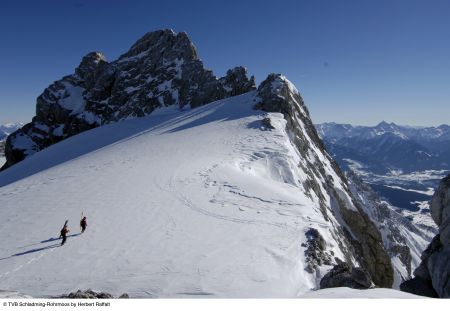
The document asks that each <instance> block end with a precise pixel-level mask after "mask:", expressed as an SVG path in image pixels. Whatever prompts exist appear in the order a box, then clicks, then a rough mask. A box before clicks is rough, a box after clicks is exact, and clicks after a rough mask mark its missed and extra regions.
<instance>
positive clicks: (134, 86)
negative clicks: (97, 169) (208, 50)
mask: <svg viewBox="0 0 450 311" xmlns="http://www.w3.org/2000/svg"><path fill="white" fill-rule="evenodd" d="M255 88H256V87H255V80H254V78H253V77H251V78H248V76H247V71H246V69H245V68H243V67H236V68H234V69H231V70H229V71H228V72H227V74H226V76H225V77H222V78H220V79H219V78H217V77H216V76H215V75H214V74H213V73H212V71H210V70H207V69H205V68H204V66H203V63H202V61H201V60H200V59H199V58H198V56H197V51H196V49H195V47H194V45H193V44H192V42H191V41H190V39H189V37H188V36H187V34H186V33H184V32H182V33H178V34H177V33H175V32H174V31H172V30H160V31H154V32H149V33H147V34H145V35H144V36H143V37H142V38H141V39H139V40H138V41H137V42H136V43H135V44H134V45H133V46H132V47H131V48H130V50H129V51H128V52H126V53H125V54H123V55H121V56H120V57H119V59H117V60H115V61H113V62H108V61H107V60H106V58H105V56H104V55H103V54H102V53H100V52H91V53H88V54H87V55H86V56H84V57H83V59H82V60H81V63H80V65H79V66H78V67H77V68H76V69H75V73H74V74H72V75H68V76H65V77H63V78H62V79H61V80H58V81H56V82H54V83H53V84H51V85H50V86H49V87H48V88H46V89H45V90H44V92H43V93H42V94H41V95H40V96H39V97H38V98H37V103H36V116H35V117H34V118H33V120H32V122H31V123H28V124H26V125H25V126H24V127H23V128H21V129H20V130H18V131H17V132H15V133H13V134H12V135H11V136H10V137H9V138H8V140H7V142H6V147H5V153H6V158H7V162H6V164H5V166H4V167H3V168H2V169H5V168H7V167H10V166H11V165H13V164H15V163H17V162H20V161H22V160H23V159H25V158H27V157H28V156H30V155H32V154H34V153H36V152H38V151H40V150H42V149H44V148H46V147H48V146H50V145H52V144H54V143H56V142H58V141H61V140H63V139H65V138H67V137H70V136H73V135H76V134H78V133H81V132H83V131H85V130H88V129H91V128H95V127H97V126H100V125H104V124H108V123H112V122H117V121H122V120H125V119H130V118H136V117H142V116H145V115H149V114H150V113H152V112H153V111H154V110H155V109H156V108H160V107H166V106H171V105H176V106H178V107H180V108H183V107H184V106H190V107H197V106H200V105H204V104H207V103H210V102H212V101H214V100H218V99H223V98H226V97H229V96H235V95H239V94H242V93H245V92H248V91H251V90H254V89H255Z"/></svg>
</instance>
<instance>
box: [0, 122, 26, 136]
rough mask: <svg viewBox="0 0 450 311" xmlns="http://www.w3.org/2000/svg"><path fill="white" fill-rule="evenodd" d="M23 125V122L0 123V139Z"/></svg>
mask: <svg viewBox="0 0 450 311" xmlns="http://www.w3.org/2000/svg"><path fill="white" fill-rule="evenodd" d="M22 126H23V123H19V122H17V123H6V124H3V125H1V124H0V140H4V139H5V138H6V137H7V136H8V135H9V134H11V133H12V132H15V131H17V130H18V129H19V128H21V127H22Z"/></svg>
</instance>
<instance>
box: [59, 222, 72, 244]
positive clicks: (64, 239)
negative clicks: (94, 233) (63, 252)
mask: <svg viewBox="0 0 450 311" xmlns="http://www.w3.org/2000/svg"><path fill="white" fill-rule="evenodd" d="M69 231H70V230H69V229H68V228H67V225H64V227H63V228H62V229H61V235H60V237H62V242H61V246H63V245H64V243H66V240H67V233H69Z"/></svg>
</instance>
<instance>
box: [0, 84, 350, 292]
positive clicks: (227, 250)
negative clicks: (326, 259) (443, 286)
mask: <svg viewBox="0 0 450 311" xmlns="http://www.w3.org/2000/svg"><path fill="white" fill-rule="evenodd" d="M254 96H255V95H254V92H250V93H247V94H243V95H240V96H236V97H232V98H229V99H225V100H221V101H217V102H214V103H211V104H208V105H205V106H202V107H199V108H196V109H192V110H184V111H180V110H179V109H178V108H177V107H168V108H162V109H160V110H158V111H156V112H155V113H153V114H152V115H150V116H148V117H143V118H138V119H133V120H127V121H123V122H119V123H115V124H111V125H106V126H102V127H99V128H96V129H93V130H90V131H87V132H83V133H81V134H79V135H76V136H73V137H70V138H68V139H66V140H64V141H62V142H60V143H58V144H55V145H52V146H50V147H49V148H46V149H44V150H42V151H40V152H38V153H36V154H35V155H33V156H32V157H30V158H28V159H26V160H24V161H22V162H20V163H18V164H16V165H14V166H13V167H11V168H9V169H7V170H5V171H3V172H1V173H0V206H1V208H0V219H2V220H3V221H2V226H1V227H0V236H1V237H2V243H1V244H0V289H1V290H6V291H10V292H14V291H16V292H20V293H24V294H26V295H31V296H33V297H44V296H48V295H61V294H67V293H69V292H72V291H76V290H78V289H87V288H92V289H93V290H99V291H106V292H109V293H111V294H113V295H115V296H117V295H120V294H122V293H128V294H129V295H130V296H131V297H144V298H145V297H199V296H204V297H223V298H227V297H297V296H299V295H301V294H304V293H306V292H308V291H311V290H312V289H315V288H317V286H318V280H320V278H321V276H322V275H323V273H325V272H326V270H329V269H330V268H331V267H328V266H324V267H322V268H321V269H320V271H318V272H317V274H310V273H307V272H306V271H305V269H304V268H305V258H304V250H305V248H304V247H302V246H301V244H302V243H304V242H305V241H306V237H305V232H306V231H307V230H308V229H309V228H310V227H313V228H316V229H317V230H319V232H320V233H321V235H322V236H323V237H324V239H325V241H327V250H328V251H331V250H332V251H333V252H334V256H336V257H339V258H341V259H343V255H342V252H341V250H340V249H339V247H338V242H337V241H336V238H335V237H334V234H332V233H331V232H332V231H333V228H332V226H333V224H334V225H335V224H336V223H337V221H336V219H334V218H333V216H332V215H330V219H331V221H330V222H325V220H324V218H323V216H322V214H321V212H320V210H319V203H318V202H319V200H318V198H317V197H315V196H314V195H311V197H309V196H307V195H306V194H305V191H304V189H303V186H302V181H304V180H305V178H306V177H307V176H306V174H305V172H303V171H301V169H300V168H299V167H298V163H299V161H300V160H301V159H300V156H299V154H298V152H297V150H296V148H295V147H294V146H293V145H292V144H291V142H290V140H289V138H288V134H287V133H286V128H285V124H286V123H285V122H286V121H285V120H284V118H283V116H282V115H281V114H279V113H269V114H266V113H263V112H261V111H257V110H253V109H252V107H253V99H254ZM267 115H269V116H270V118H271V123H272V125H273V126H274V127H275V129H274V130H270V131H269V130H264V129H263V128H261V120H262V119H263V118H264V117H266V116H267ZM319 157H320V158H323V155H319ZM328 203H329V202H328ZM81 212H83V213H84V214H85V215H87V220H88V228H87V230H86V232H85V233H84V234H82V235H80V234H79V227H78V222H79V220H80V214H81ZM66 219H69V229H70V230H71V232H70V233H69V238H68V241H67V243H66V245H64V246H63V247H59V243H60V240H57V238H58V236H59V230H60V229H61V226H62V224H63V223H64V221H65V220H66Z"/></svg>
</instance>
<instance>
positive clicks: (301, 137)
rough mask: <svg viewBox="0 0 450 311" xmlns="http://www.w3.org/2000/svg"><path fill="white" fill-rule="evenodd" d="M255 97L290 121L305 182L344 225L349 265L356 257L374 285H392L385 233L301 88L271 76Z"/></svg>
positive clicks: (259, 104)
mask: <svg viewBox="0 0 450 311" xmlns="http://www.w3.org/2000/svg"><path fill="white" fill-rule="evenodd" d="M257 98H258V99H257V100H256V104H255V108H257V109H261V110H264V111H267V112H280V113H282V114H283V115H284V118H285V119H286V120H287V129H288V132H289V133H290V136H291V140H292V142H293V144H294V145H295V146H296V147H297V149H298V151H299V153H300V155H301V156H302V158H303V159H304V161H302V162H301V163H299V164H298V165H299V167H301V168H302V170H303V171H304V172H307V175H308V177H307V179H306V181H305V182H304V185H303V186H304V188H305V189H306V191H307V192H309V193H314V194H315V195H317V196H318V197H319V200H320V206H321V212H322V214H323V217H324V219H325V220H326V221H330V219H331V215H333V216H335V215H340V217H338V218H339V219H340V220H341V221H340V227H339V229H338V230H337V231H336V233H335V234H336V235H337V236H338V239H339V240H341V241H342V246H341V249H343V251H344V253H345V252H347V254H348V256H347V258H346V261H347V262H348V263H349V264H351V260H350V258H351V257H352V255H353V256H355V258H356V259H357V261H358V262H359V264H360V265H361V266H362V267H363V268H365V269H366V270H367V271H368V272H369V273H370V275H371V277H372V279H373V281H374V283H375V284H376V285H378V286H380V287H391V286H392V283H393V269H392V265H391V262H390V258H389V255H388V254H387V252H386V250H385V248H384V247H383V240H382V237H381V234H380V232H379V230H378V229H377V228H376V226H375V225H374V223H373V222H372V221H371V220H370V218H369V217H368V216H367V214H366V213H365V212H364V210H363V208H362V206H360V204H359V202H358V201H357V200H355V198H354V197H353V195H352V194H351V191H350V189H349V186H348V184H347V179H346V177H345V176H344V175H343V174H342V172H341V170H340V169H339V166H338V165H337V164H336V162H334V161H333V159H332V158H331V157H330V156H329V155H328V153H327V152H326V150H325V147H324V145H323V143H322V140H321V139H320V138H319V136H318V135H317V132H316V129H315V127H314V125H313V123H312V122H311V119H310V117H309V112H308V110H307V108H306V106H305V104H304V102H303V99H302V98H301V96H300V93H299V92H298V90H297V89H296V88H295V86H294V85H292V84H291V83H290V82H289V81H288V80H287V79H286V78H285V77H284V76H282V75H276V74H271V75H269V76H268V77H267V79H266V80H264V81H263V82H262V83H261V85H260V86H259V87H258V90H257ZM324 193H326V194H327V196H328V197H326V196H325V195H324ZM328 206H331V207H332V210H330V209H329V208H327V207H328ZM316 257H317V256H316ZM319 257H320V256H319ZM322 257H323V256H322ZM337 264H339V262H337Z"/></svg>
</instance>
